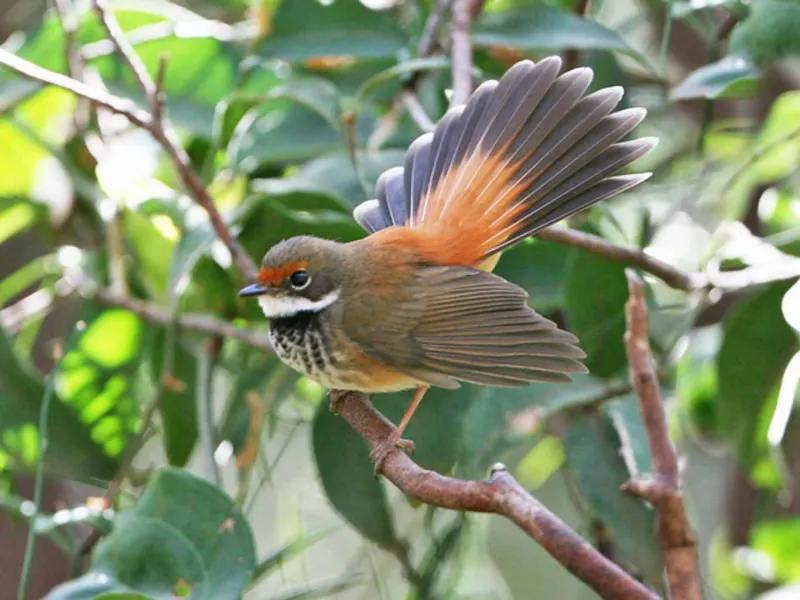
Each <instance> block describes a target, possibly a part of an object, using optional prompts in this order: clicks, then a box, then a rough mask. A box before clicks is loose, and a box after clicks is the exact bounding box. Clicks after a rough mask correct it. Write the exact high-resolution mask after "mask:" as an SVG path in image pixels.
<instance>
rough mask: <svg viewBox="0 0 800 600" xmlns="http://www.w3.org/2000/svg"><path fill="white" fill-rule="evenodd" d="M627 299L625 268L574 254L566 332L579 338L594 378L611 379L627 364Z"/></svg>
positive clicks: (566, 292)
mask: <svg viewBox="0 0 800 600" xmlns="http://www.w3.org/2000/svg"><path fill="white" fill-rule="evenodd" d="M627 299H628V283H627V280H626V279H625V267H624V265H621V264H620V263H615V262H612V261H610V260H607V259H605V258H602V257H600V256H597V255H595V254H591V253H589V252H582V251H577V250H573V251H572V257H571V259H570V261H569V264H568V268H567V273H566V277H565V287H564V310H565V313H566V318H567V329H568V330H569V331H570V332H572V333H574V334H575V335H576V336H578V339H579V340H580V343H579V345H580V347H581V348H582V349H583V350H584V352H586V360H585V364H586V366H587V367H588V368H589V371H590V372H591V373H592V374H593V375H596V376H598V377H612V376H614V375H617V374H618V373H619V372H620V371H621V370H622V368H623V367H624V366H625V364H626V357H625V347H624V345H623V340H622V337H623V335H624V333H625V313H624V307H625V302H626V301H627Z"/></svg>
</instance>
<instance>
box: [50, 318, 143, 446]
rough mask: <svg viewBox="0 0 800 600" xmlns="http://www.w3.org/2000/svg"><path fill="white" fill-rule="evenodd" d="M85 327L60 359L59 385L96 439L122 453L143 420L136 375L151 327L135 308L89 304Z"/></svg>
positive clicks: (64, 395)
mask: <svg viewBox="0 0 800 600" xmlns="http://www.w3.org/2000/svg"><path fill="white" fill-rule="evenodd" d="M83 318H84V320H85V322H86V323H87V325H86V329H85V330H84V331H83V332H82V333H80V334H79V335H78V336H77V339H76V341H75V344H74V345H73V347H72V348H70V349H68V351H67V353H66V354H65V355H64V359H63V360H62V361H61V375H60V377H59V380H58V382H57V389H58V391H59V393H60V395H61V397H62V399H63V401H64V402H65V403H66V404H68V405H70V406H71V407H73V409H75V410H76V411H78V413H79V414H80V417H81V420H82V421H83V422H84V423H87V424H90V426H91V436H92V439H93V440H94V441H95V442H96V443H98V444H102V446H103V448H104V449H105V452H106V454H108V455H109V456H119V455H120V454H121V453H122V450H123V449H124V447H125V444H126V442H127V441H128V439H129V438H130V437H131V436H132V435H133V433H134V431H135V429H136V426H137V424H138V421H139V401H138V400H137V393H136V384H135V377H136V373H137V370H138V368H139V364H140V360H141V357H142V352H143V350H144V348H145V339H146V336H147V333H148V330H147V328H146V326H145V324H144V323H143V322H142V321H141V320H140V319H139V317H137V316H136V315H134V314H133V313H130V312H128V311H126V310H123V309H116V308H115V309H107V310H106V309H97V308H95V307H93V306H91V305H87V306H86V307H85V309H84V315H83Z"/></svg>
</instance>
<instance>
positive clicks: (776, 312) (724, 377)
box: [717, 281, 797, 468]
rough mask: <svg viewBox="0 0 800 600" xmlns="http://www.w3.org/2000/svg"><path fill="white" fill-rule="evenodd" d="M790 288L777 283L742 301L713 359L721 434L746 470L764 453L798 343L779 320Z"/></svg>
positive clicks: (790, 329) (733, 314)
mask: <svg viewBox="0 0 800 600" xmlns="http://www.w3.org/2000/svg"><path fill="white" fill-rule="evenodd" d="M791 285H792V284H791V282H785V281H782V282H777V283H773V284H771V285H769V286H768V287H765V288H763V289H762V290H760V291H759V292H758V293H756V294H754V295H753V296H751V297H750V298H748V299H746V300H744V301H743V302H742V303H741V304H740V305H739V306H738V307H737V308H736V310H734V311H733V312H732V313H731V314H730V315H729V316H728V317H727V319H726V320H725V323H724V330H725V337H724V339H723V342H722V347H721V348H720V351H719V354H718V355H717V373H718V377H717V379H718V381H719V395H718V402H719V404H720V405H719V407H718V411H717V413H718V415H719V425H720V432H721V433H722V434H723V435H724V436H725V437H726V438H727V439H728V441H729V442H730V443H731V445H732V446H733V449H734V453H735V454H736V456H737V457H738V459H739V460H740V461H741V462H742V463H743V464H744V465H745V466H747V467H748V468H749V467H752V466H753V465H754V464H755V463H756V461H757V460H758V459H759V458H760V457H763V456H765V454H766V452H767V440H766V427H767V426H768V423H769V418H770V416H771V414H772V408H773V403H774V401H775V396H776V389H777V387H778V386H779V385H780V380H781V377H782V375H783V371H784V369H785V368H786V364H787V363H788V362H789V359H790V358H791V357H792V355H793V354H794V353H795V352H796V351H797V338H796V336H795V334H794V331H793V330H792V328H791V327H789V325H788V324H787V323H786V321H785V320H784V318H783V315H782V314H781V301H782V300H783V297H784V296H785V294H786V292H787V290H788V289H789V288H790V287H791Z"/></svg>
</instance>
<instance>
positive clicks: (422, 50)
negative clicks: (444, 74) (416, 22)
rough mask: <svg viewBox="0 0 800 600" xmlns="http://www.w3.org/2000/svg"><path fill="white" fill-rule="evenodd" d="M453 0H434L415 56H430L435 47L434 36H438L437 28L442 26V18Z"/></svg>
mask: <svg viewBox="0 0 800 600" xmlns="http://www.w3.org/2000/svg"><path fill="white" fill-rule="evenodd" d="M452 3H453V0H436V2H435V3H434V5H433V8H432V9H431V14H430V15H428V20H427V21H426V22H425V29H424V30H423V31H422V36H421V37H420V39H419V47H418V48H417V56H419V57H423V56H430V55H431V53H432V52H433V49H434V47H435V46H436V36H437V35H438V34H439V28H440V27H441V26H442V18H443V17H444V13H445V12H447V9H448V8H450V5H451V4H452Z"/></svg>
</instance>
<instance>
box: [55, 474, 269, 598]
mask: <svg viewBox="0 0 800 600" xmlns="http://www.w3.org/2000/svg"><path fill="white" fill-rule="evenodd" d="M254 567H255V548H254V543H253V536H252V532H251V531H250V526H249V525H248V523H247V520H246V519H245V518H244V517H243V516H242V514H241V513H240V512H239V511H238V510H237V508H236V507H235V505H234V503H233V501H232V500H231V499H230V498H228V496H226V495H225V494H224V493H223V492H222V491H221V490H220V489H219V488H217V487H215V486H213V485H212V484H210V483H209V482H207V481H205V480H203V479H200V478H198V477H196V476H194V475H192V474H190V473H188V472H186V471H182V470H179V469H174V468H166V469H162V470H161V471H159V472H158V473H156V475H155V476H154V477H153V479H152V480H151V481H150V483H149V485H148V486H147V489H146V490H145V492H144V493H143V494H142V496H141V497H140V498H139V500H138V502H137V503H136V505H135V506H134V507H133V508H132V509H130V510H127V511H125V512H123V513H121V514H120V515H119V516H118V517H117V518H116V519H115V526H114V530H113V531H112V532H111V534H110V535H109V536H108V537H107V538H105V539H104V540H102V541H101V542H100V544H98V546H97V548H96V549H95V551H94V554H93V556H92V570H91V571H90V573H88V574H87V575H85V576H84V577H82V578H81V579H79V580H77V581H76V582H71V583H70V584H67V585H65V586H60V587H59V588H56V589H55V590H54V591H53V592H51V594H50V595H49V596H48V599H49V600H56V599H58V600H62V599H64V600H66V599H69V600H73V599H75V598H85V597H87V596H86V594H85V592H84V590H82V589H80V587H78V586H76V584H77V583H78V582H83V583H84V587H89V586H91V585H94V586H95V587H96V586H97V583H98V580H100V575H105V577H106V579H108V578H110V579H111V582H109V583H111V584H112V585H111V587H107V588H106V589H105V590H102V591H104V592H111V591H114V592H119V593H124V592H136V593H141V594H146V595H148V596H152V597H155V598H159V599H161V598H163V599H165V600H166V599H170V600H171V599H172V598H174V597H176V595H177V596H178V597H180V596H181V595H182V594H176V592H191V595H192V597H197V598H215V599H219V600H228V599H230V600H234V599H238V598H240V597H241V594H242V591H243V590H244V588H245V586H246V585H247V582H248V581H249V579H250V575H251V572H252V570H253V568H254ZM98 591H99V590H98ZM95 593H96V592H95Z"/></svg>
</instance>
